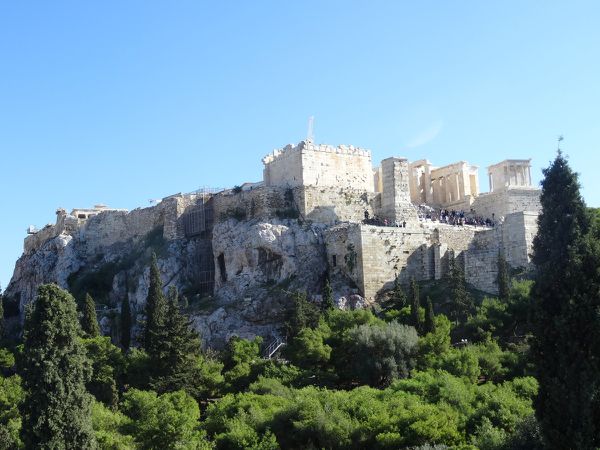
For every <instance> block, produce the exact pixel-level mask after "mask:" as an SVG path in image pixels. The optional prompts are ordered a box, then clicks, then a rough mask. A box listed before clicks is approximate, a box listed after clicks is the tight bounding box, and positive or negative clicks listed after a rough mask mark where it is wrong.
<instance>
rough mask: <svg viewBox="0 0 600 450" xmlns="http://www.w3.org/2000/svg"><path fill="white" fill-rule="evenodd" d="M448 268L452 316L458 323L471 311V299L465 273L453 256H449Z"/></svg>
mask: <svg viewBox="0 0 600 450" xmlns="http://www.w3.org/2000/svg"><path fill="white" fill-rule="evenodd" d="M448 266H449V267H448V268H449V278H450V279H449V281H450V299H451V301H452V315H453V316H454V317H453V318H454V320H455V321H456V322H458V321H459V320H460V319H463V320H464V319H466V317H467V316H468V315H469V313H470V312H471V311H472V309H473V299H472V298H471V295H469V292H468V291H467V286H466V281H465V273H464V271H463V270H462V267H461V266H460V264H459V263H458V261H456V258H454V255H453V254H450V256H449V260H448Z"/></svg>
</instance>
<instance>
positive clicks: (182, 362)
mask: <svg viewBox="0 0 600 450" xmlns="http://www.w3.org/2000/svg"><path fill="white" fill-rule="evenodd" d="M154 339H155V344H154V348H153V351H152V353H151V354H149V356H150V367H151V368H152V374H151V376H150V386H151V387H152V389H154V390H156V391H157V392H159V393H163V392H172V391H177V390H179V389H184V390H186V391H187V392H188V393H190V394H192V395H193V394H194V393H195V391H196V385H197V380H196V377H195V376H194V374H195V371H196V370H197V367H198V355H199V354H200V347H201V345H200V337H199V336H198V333H197V332H196V331H195V330H194V329H193V328H192V324H191V322H190V320H189V318H188V317H187V316H185V315H184V314H182V313H181V311H180V308H179V299H178V295H177V289H175V288H172V289H170V290H169V301H168V303H167V310H166V316H165V320H164V321H163V322H161V323H160V325H159V326H158V327H157V329H156V331H155V336H154Z"/></svg>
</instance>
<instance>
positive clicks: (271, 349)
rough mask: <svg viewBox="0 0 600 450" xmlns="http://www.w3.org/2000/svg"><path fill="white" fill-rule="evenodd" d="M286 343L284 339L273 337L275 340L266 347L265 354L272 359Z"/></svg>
mask: <svg viewBox="0 0 600 450" xmlns="http://www.w3.org/2000/svg"><path fill="white" fill-rule="evenodd" d="M284 345H286V342H285V341H284V340H283V339H279V338H275V339H273V341H272V342H271V343H270V344H269V345H267V347H266V348H265V350H264V352H263V356H264V357H265V358H266V359H271V358H272V357H273V355H275V354H276V353H277V352H278V351H279V349H280V348H281V347H283V346H284Z"/></svg>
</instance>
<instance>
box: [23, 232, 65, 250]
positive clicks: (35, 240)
mask: <svg viewBox="0 0 600 450" xmlns="http://www.w3.org/2000/svg"><path fill="white" fill-rule="evenodd" d="M61 232H62V230H60V229H59V227H58V226H57V225H46V226H45V227H44V228H42V229H41V230H39V231H38V232H36V233H34V234H30V235H28V236H27V237H25V241H24V243H23V247H24V250H25V253H29V252H31V251H34V250H37V249H38V248H40V247H41V245H42V244H43V243H44V242H46V241H47V240H48V239H52V238H53V237H56V236H58V235H59V234H60V233H61Z"/></svg>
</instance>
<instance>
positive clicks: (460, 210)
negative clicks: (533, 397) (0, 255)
mask: <svg viewBox="0 0 600 450" xmlns="http://www.w3.org/2000/svg"><path fill="white" fill-rule="evenodd" d="M263 164H264V176H263V180H262V181H261V182H257V183H245V184H242V185H241V186H237V187H236V188H233V189H224V190H200V191H196V192H193V193H188V194H175V195H171V196H168V197H165V198H163V199H162V200H161V201H159V202H157V203H156V204H155V205H153V206H150V207H148V208H138V209H135V210H133V211H125V210H115V209H110V208H108V207H106V206H105V205H97V206H96V207H94V208H91V209H74V210H72V211H71V212H70V213H67V211H66V210H65V209H62V208H59V209H58V210H57V220H56V223H55V224H54V225H47V226H46V227H45V228H43V229H41V230H39V231H36V230H35V229H30V231H29V235H28V236H27V237H26V238H25V245H24V247H25V248H24V254H23V256H22V257H21V258H20V259H19V261H18V262H17V265H16V268H15V272H14V275H13V278H12V280H11V283H10V284H9V286H8V288H7V291H6V293H7V296H9V297H11V298H13V299H14V300H15V301H16V302H17V303H18V304H19V306H20V311H21V315H22V311H23V306H24V305H25V304H26V303H28V302H30V301H31V300H32V299H33V298H34V296H35V291H36V288H37V286H38V285H39V284H41V283H44V282H50V281H54V282H57V283H59V284H60V285H61V286H63V287H66V288H69V287H72V286H70V284H74V283H75V282H76V281H77V278H78V277H79V278H81V277H83V276H84V275H86V276H90V275H89V274H90V273H92V272H93V271H94V270H96V271H100V272H101V273H102V274H104V275H106V274H109V275H110V277H108V278H109V279H107V280H103V281H104V283H105V284H106V290H107V293H106V299H107V300H106V301H107V302H108V303H109V304H111V302H112V303H114V305H118V304H120V303H119V298H122V296H123V295H125V294H128V295H129V298H130V299H131V301H132V303H133V307H134V309H136V308H137V311H141V310H142V308H143V303H144V301H145V296H146V292H147V266H142V263H138V264H137V265H136V263H135V261H134V260H133V258H127V257H126V255H129V254H132V253H133V254H139V255H144V253H143V252H141V250H139V248H140V245H141V244H143V243H144V242H147V241H148V239H149V238H148V236H154V237H156V233H159V234H160V236H159V237H160V238H161V240H162V242H163V245H162V247H161V249H162V251H161V253H160V254H159V264H160V266H161V271H162V272H163V277H164V280H165V288H166V287H167V285H174V286H177V287H178V288H179V289H180V290H181V291H182V292H186V295H189V296H196V297H202V298H204V297H207V298H212V299H214V304H211V305H212V306H210V307H208V306H207V307H206V310H205V311H203V312H202V314H205V316H206V317H205V319H206V320H205V319H198V320H204V322H202V323H200V324H199V325H198V326H199V327H205V328H206V329H207V330H208V331H203V333H204V334H205V336H206V335H208V338H209V339H210V338H211V333H212V337H215V336H216V334H218V333H221V331H218V330H221V329H222V328H223V327H224V326H225V325H223V324H224V323H226V322H227V320H229V319H227V317H234V316H235V317H237V319H235V320H233V319H232V322H231V326H230V327H229V329H228V330H227V331H226V332H223V333H221V334H220V335H219V337H220V338H225V337H226V335H227V334H228V333H229V334H231V333H234V332H235V333H236V334H239V335H244V331H243V323H246V324H251V325H248V333H246V334H247V335H251V334H265V333H267V332H269V330H272V327H271V328H268V327H270V326H271V325H268V324H266V322H265V317H269V315H272V316H273V317H274V315H276V313H275V312H273V311H276V310H277V308H276V307H275V306H273V305H272V304H271V303H269V302H271V300H272V298H273V297H274V296H275V294H274V292H276V290H274V289H273V288H274V287H278V286H279V287H280V288H281V289H279V291H283V290H284V288H285V289H289V290H291V289H300V288H301V289H305V290H307V291H308V293H309V294H310V295H314V296H315V297H318V296H319V295H320V294H321V292H322V286H323V280H324V278H325V277H326V276H327V277H329V278H330V280H331V283H332V286H333V288H334V293H335V295H336V297H337V298H341V297H346V298H348V296H352V295H354V297H356V296H357V295H360V296H361V297H362V298H364V299H366V301H374V300H377V298H378V296H379V295H381V294H382V293H384V292H385V291H386V290H387V289H389V288H390V287H391V286H392V285H393V283H394V280H396V279H397V278H398V279H399V280H400V281H401V282H407V281H408V280H409V279H410V278H411V277H415V278H416V279H417V280H434V279H440V278H441V277H444V275H445V274H446V273H447V270H448V258H449V255H451V254H452V255H453V256H454V257H455V258H456V260H457V261H459V263H460V264H462V265H463V267H464V269H465V274H466V279H467V281H468V282H469V283H471V284H472V285H473V286H475V287H476V288H479V289H481V290H484V291H488V292H492V293H493V292H496V290H497V286H496V281H495V280H496V270H497V263H496V262H497V257H498V254H499V252H500V251H502V252H504V255H505V257H506V259H507V261H508V263H509V264H510V265H511V266H513V267H527V266H528V265H529V264H530V253H531V247H532V241H533V237H534V236H535V234H536V230H537V223H536V219H537V216H538V213H539V211H540V202H539V195H540V191H539V190H538V189H536V188H534V187H533V186H532V184H531V174H530V160H505V161H502V162H500V163H498V164H495V165H493V166H490V167H488V169H487V170H488V177H489V181H490V186H491V189H490V192H487V193H481V192H479V175H478V168H477V166H473V165H470V164H469V163H467V162H465V161H460V162H457V163H454V164H450V165H447V166H444V167H435V166H433V165H432V164H431V163H430V162H429V161H427V160H419V161H413V162H411V161H408V160H407V159H406V158H399V157H391V158H387V159H384V160H383V161H381V164H379V166H377V167H374V166H373V163H372V161H371V152H370V151H369V150H366V149H362V148H356V147H353V146H344V145H340V146H337V147H333V146H329V145H316V144H314V143H313V142H311V141H309V140H307V141H302V142H300V143H298V144H297V145H288V146H286V147H284V148H281V149H278V150H275V151H273V152H272V153H270V154H268V155H267V156H265V157H264V158H263ZM135 252H137V253H135ZM146 253H147V252H146ZM145 261H146V262H145V264H147V260H145ZM109 269H110V270H109ZM236 308H237V309H236ZM234 310H235V311H236V312H235V313H233V312H232V311H234ZM202 314H200V315H199V317H200V316H202ZM235 314H237V315H235ZM211 321H212V322H211ZM244 321H245V322H244ZM274 321H275V318H273V321H272V322H274ZM267 322H268V321H267ZM211 323H213V325H214V324H215V323H216V324H217V325H214V327H213V328H211V325H210V324H211ZM241 324H242V325H241ZM263 325H264V326H265V327H267V328H268V330H267V328H264V329H260V327H261V326H263ZM217 329H218V330H217ZM234 329H235V330H234ZM215 330H217V331H215ZM240 330H241V331H240ZM250 330H251V331H250Z"/></svg>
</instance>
